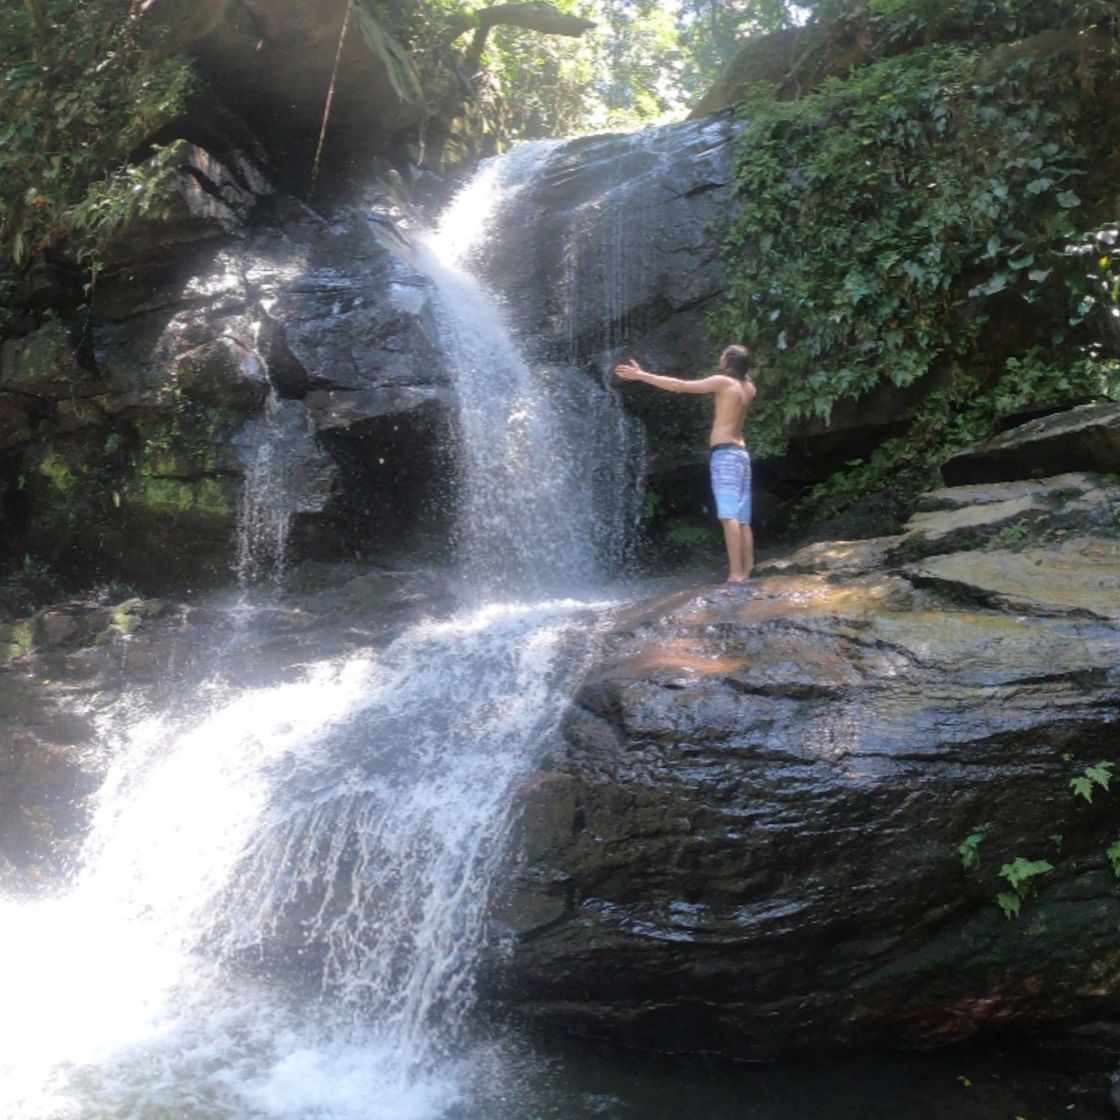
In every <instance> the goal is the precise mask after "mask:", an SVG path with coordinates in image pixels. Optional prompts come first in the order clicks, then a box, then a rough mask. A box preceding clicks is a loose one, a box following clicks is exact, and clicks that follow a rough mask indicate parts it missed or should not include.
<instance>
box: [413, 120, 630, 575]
mask: <svg viewBox="0 0 1120 1120" xmlns="http://www.w3.org/2000/svg"><path fill="white" fill-rule="evenodd" d="M554 147H555V145H554V144H551V143H548V142H540V143H536V144H526V145H523V146H522V147H520V148H517V149H515V150H514V151H513V152H511V153H510V154H509V155H508V156H506V157H504V158H503V159H501V160H494V161H491V162H490V163H489V164H487V165H486V166H484V168H483V170H482V171H481V172H480V173H479V174H478V175H477V176H476V177H475V179H474V181H473V182H472V183H471V184H470V185H469V186H468V187H467V188H466V189H465V190H464V191H463V192H462V193H461V194H460V195H459V196H458V198H457V199H456V200H455V201H454V203H453V204H452V206H451V207H450V208H449V210H448V211H447V213H446V214H445V215H444V217H443V219H442V221H441V223H440V226H439V229H438V230H437V231H436V233H435V234H434V235H432V236H431V237H429V238H427V239H425V241H424V242H423V243H422V245H421V247H420V252H419V253H418V254H417V264H418V265H419V267H420V268H421V269H423V270H424V271H425V272H427V274H428V275H429V276H430V277H431V279H432V281H433V282H434V284H435V285H436V291H437V301H438V307H439V312H440V317H441V320H442V327H443V331H442V333H443V337H444V340H445V344H446V346H447V350H448V359H449V363H450V366H451V369H452V371H453V374H454V376H455V378H456V388H457V392H458V396H459V416H458V422H459V442H460V446H461V450H462V454H461V457H460V466H459V472H458V474H459V478H458V482H459V490H460V498H459V507H460V509H459V518H458V522H457V526H458V531H457V544H458V551H459V553H460V559H461V562H462V564H463V566H464V567H465V569H466V570H467V571H469V572H470V573H471V579H472V582H473V584H474V586H475V587H476V589H480V590H482V591H483V592H484V593H490V594H493V593H495V592H498V591H501V592H506V593H508V592H510V591H530V592H540V591H542V590H553V591H555V590H557V589H559V588H566V589H574V590H580V591H582V590H586V589H588V588H594V587H596V586H601V584H602V582H603V580H604V578H605V577H606V576H607V574H608V573H610V572H611V571H612V570H617V566H618V563H619V560H620V559H621V555H622V551H623V548H624V542H625V539H626V535H627V530H628V528H629V527H630V526H631V525H632V524H633V523H634V521H635V520H636V516H637V513H638V510H639V509H640V505H641V490H640V485H639V480H640V479H641V477H642V476H643V474H644V470H643V467H644V464H643V462H642V459H643V445H642V441H641V437H640V434H639V433H638V430H637V429H636V427H635V426H634V425H633V424H632V423H631V422H630V421H628V419H627V418H626V416H625V414H624V413H623V412H622V410H621V409H620V408H618V407H617V404H616V403H615V401H614V399H613V397H612V396H611V394H609V393H607V392H605V391H604V390H603V388H602V387H601V386H600V385H598V384H597V383H595V382H594V381H593V380H591V379H590V378H589V377H587V376H586V375H585V374H581V373H580V372H579V371H578V370H575V369H571V368H564V367H559V366H556V365H552V364H547V363H541V362H534V361H532V360H530V357H529V356H527V355H526V353H525V352H524V350H523V349H521V348H520V347H519V346H518V345H517V344H516V343H515V342H514V341H513V339H512V338H511V337H510V335H509V334H508V332H507V330H506V326H505V322H504V309H503V307H502V304H501V301H500V300H499V299H498V297H497V296H496V295H494V294H493V293H491V292H488V291H487V290H486V288H485V286H484V285H482V284H481V283H480V282H479V281H478V280H477V279H476V278H475V277H473V276H471V275H470V274H469V271H468V270H469V266H470V263H471V259H472V254H473V251H474V250H475V249H476V248H477V247H478V246H479V245H480V243H481V241H482V240H483V238H484V235H485V234H486V233H487V232H488V231H489V230H490V229H491V228H492V227H493V226H494V225H495V224H496V222H497V221H498V219H499V215H500V213H501V211H502V209H504V208H505V207H507V206H509V205H510V203H511V202H512V201H513V200H514V199H515V197H516V194H517V192H518V189H519V188H520V187H522V186H524V185H525V184H527V183H528V182H530V181H531V179H532V177H533V175H534V174H536V172H537V171H538V169H539V168H540V167H541V166H542V165H543V164H544V163H545V162H546V161H547V159H548V158H549V156H550V155H551V154H552V152H553V150H554ZM499 202H500V203H501V206H499Z"/></svg>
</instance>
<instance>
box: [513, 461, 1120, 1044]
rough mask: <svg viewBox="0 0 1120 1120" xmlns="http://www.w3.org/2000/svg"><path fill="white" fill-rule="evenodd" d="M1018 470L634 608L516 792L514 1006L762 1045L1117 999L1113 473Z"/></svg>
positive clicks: (979, 1020) (1052, 1018)
mask: <svg viewBox="0 0 1120 1120" xmlns="http://www.w3.org/2000/svg"><path fill="white" fill-rule="evenodd" d="M1000 485H1001V486H1002V487H1003V488H1004V489H1003V490H1002V491H1000V492H997V493H981V492H980V491H985V490H991V489H993V488H982V487H979V486H974V487H970V488H968V492H967V493H965V494H962V495H955V494H954V492H953V490H952V489H947V490H944V491H941V492H939V493H938V495H937V496H936V497H934V498H931V499H930V500H929V502H928V506H927V510H926V511H925V512H924V513H923V514H919V515H917V516H916V518H915V521H914V522H913V523H911V526H910V527H909V528H908V529H907V530H906V532H904V533H903V534H901V535H900V536H898V537H894V538H890V539H886V540H881V541H864V542H820V543H818V544H815V545H813V546H811V547H810V548H808V549H805V550H803V551H802V552H801V553H799V554H796V555H794V556H791V557H788V558H783V559H782V560H781V561H777V562H775V563H773V564H771V565H769V566H764V567H762V568H761V569H760V574H759V577H758V578H757V579H755V580H754V581H752V582H751V584H750V585H748V586H744V587H731V586H724V587H718V588H712V589H702V590H699V591H689V592H683V593H681V594H679V595H677V596H675V597H673V598H670V599H667V600H661V601H658V602H654V603H650V604H646V605H644V606H639V607H635V608H630V609H629V610H627V611H625V612H623V614H622V615H621V616H620V617H619V618H618V620H617V622H616V624H615V626H614V628H613V629H612V630H611V631H610V633H608V634H607V635H606V638H605V641H604V645H603V648H602V652H601V654H600V656H599V658H598V661H597V663H596V664H595V665H594V666H593V667H592V668H591V669H590V671H589V672H588V673H587V676H586V678H585V680H584V683H583V685H582V687H581V688H580V690H579V692H578V694H577V696H576V698H575V703H574V705H573V707H572V710H571V712H570V714H569V716H568V719H567V722H566V727H565V730H564V734H563V742H562V743H561V744H560V745H559V746H558V747H557V748H556V750H555V751H554V752H553V757H552V758H551V760H550V764H549V765H547V766H546V767H544V768H542V769H541V770H540V771H539V772H538V773H537V774H536V775H535V776H534V777H533V779H532V780H531V781H530V782H528V783H527V784H526V787H525V788H524V790H523V795H522V807H523V813H522V825H521V828H522V836H523V847H524V857H523V864H522V867H521V869H520V873H519V874H518V875H517V876H516V878H515V879H514V881H513V883H512V885H511V888H510V890H509V892H508V897H507V904H506V907H505V910H504V912H503V915H502V917H503V920H504V921H505V922H506V923H507V925H508V927H509V928H510V930H511V932H512V934H513V936H514V948H513V950H512V956H511V959H510V961H509V962H508V965H507V968H506V971H505V973H504V976H503V977H502V980H501V984H502V985H503V986H502V988H501V992H502V994H503V996H504V997H505V998H507V999H509V1000H510V1001H511V1002H512V1003H513V1004H515V1005H516V1007H517V1008H518V1009H519V1010H520V1011H521V1012H522V1013H524V1014H525V1015H527V1016H528V1017H529V1018H530V1019H532V1020H534V1021H536V1022H539V1023H543V1024H547V1025H548V1026H550V1027H561V1028H564V1029H569V1030H573V1031H576V1032H578V1033H580V1034H585V1035H598V1036H602V1037H604V1038H610V1039H612V1040H614V1041H620V1042H622V1043H624V1044H627V1045H631V1046H637V1047H648V1048H656V1049H668V1050H689V1051H696V1050H716V1051H719V1052H722V1053H725V1054H731V1055H734V1056H737V1057H750V1058H757V1057H769V1056H774V1055H780V1054H790V1053H794V1052H797V1051H801V1050H828V1049H832V1048H834V1047H835V1046H837V1045H848V1044H870V1043H876V1044H882V1043H887V1044H899V1043H934V1042H945V1041H952V1040H956V1039H963V1038H966V1037H970V1036H974V1035H978V1034H982V1033H984V1032H990V1031H993V1030H995V1029H998V1028H1006V1027H1009V1026H1014V1027H1016V1028H1019V1029H1030V1028H1034V1029H1039V1030H1043V1029H1052V1030H1053V1029H1057V1028H1064V1027H1065V1026H1068V1025H1069V1024H1072V1023H1077V1022H1084V1021H1086V1020H1092V1019H1094V1018H1106V1017H1112V1016H1115V1015H1116V1014H1117V1012H1120V952H1118V950H1117V944H1116V937H1115V930H1116V926H1117V922H1118V921H1120V899H1118V897H1117V891H1116V874H1115V861H1114V860H1113V859H1112V852H1113V850H1111V849H1110V848H1109V846H1110V845H1111V844H1112V843H1113V842H1114V841H1115V840H1116V825H1115V805H1114V801H1113V797H1114V795H1113V794H1112V793H1110V792H1109V791H1107V790H1106V789H1105V786H1106V785H1107V782H1108V773H1107V771H1108V768H1109V767H1110V766H1111V765H1112V763H1113V762H1114V761H1115V760H1116V739H1115V736H1116V725H1117V722H1118V720H1120V668H1118V662H1117V657H1116V650H1117V649H1118V648H1120V645H1118V642H1120V611H1118V608H1117V603H1118V602H1120V594H1118V592H1120V539H1118V537H1120V533H1118V528H1120V526H1118V522H1117V512H1118V511H1120V484H1118V480H1117V479H1116V477H1115V476H1111V477H1109V476H1103V477H1102V476H1065V477H1060V478H1057V479H1054V480H1049V481H1047V480H1038V481H1033V482H1030V483H1022V484H1016V483H1004V484H1000ZM994 489H997V490H998V487H997V488H994ZM1012 489H1015V490H1016V492H1015V493H1012V492H1011V491H1012ZM1079 503H1080V507H1081V509H1082V511H1083V512H1084V513H1085V517H1084V519H1083V520H1081V521H1080V522H1078V521H1076V520H1075V519H1074V515H1073V513H1071V507H1072V506H1075V505H1078V504H1079ZM1008 504H1012V505H1016V506H1017V507H1018V508H1017V510H1016V511H1009V510H1008V509H1007V508H1004V509H1003V510H1002V511H1001V512H1000V513H999V514H998V515H997V514H996V512H995V510H996V507H1000V506H1003V507H1006V506H1007V505H1008ZM984 511H986V513H985V512H984ZM936 518H941V521H940V522H936V523H935V519H936ZM1102 763H1104V764H1105V765H1104V769H1103V770H1101V769H1095V768H1098V767H1099V766H1100V765H1101V764H1102ZM1089 772H1092V773H1095V774H1096V775H1097V776H1098V778H1099V779H1100V781H1097V780H1096V779H1094V778H1092V777H1086V775H1087V773H1089ZM1074 779H1080V782H1081V788H1082V789H1083V791H1086V792H1087V793H1088V794H1089V795H1090V798H1091V799H1090V798H1086V797H1085V796H1084V795H1083V796H1080V797H1079V796H1077V795H1076V790H1077V788H1078V787H1077V786H1071V782H1072V781H1073V780H1074ZM1017 860H1021V861H1023V862H1019V863H1017V862H1016V861H1017ZM1001 869H1003V870H1005V871H1006V874H1005V875H1004V876H1003V877H1001V876H1000V874H999V873H1000V871H1001ZM1024 874H1025V876H1026V877H1025V878H1022V877H1021V876H1022V875H1024ZM1016 911H1019V916H1018V918H1014V917H1008V916H1006V915H1007V914H1014V913H1015V912H1016ZM495 982H496V981H495Z"/></svg>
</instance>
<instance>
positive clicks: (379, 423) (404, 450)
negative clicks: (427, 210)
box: [0, 144, 450, 593]
mask: <svg viewBox="0 0 1120 1120" xmlns="http://www.w3.org/2000/svg"><path fill="white" fill-rule="evenodd" d="M180 147H181V155H182V158H183V164H182V167H181V171H180V175H179V177H178V180H177V181H176V185H175V186H174V187H173V189H172V191H171V195H170V198H169V204H168V206H167V207H166V208H165V211H164V214H163V216H162V217H160V218H155V217H153V218H149V219H145V220H144V221H143V222H140V223H138V224H136V225H134V226H130V227H129V228H128V229H127V230H126V231H124V233H122V235H121V236H120V237H118V238H117V239H116V241H115V242H114V244H113V245H112V246H111V247H110V250H109V252H108V253H107V255H106V267H105V271H104V272H103V273H102V275H101V277H100V278H99V283H98V288H97V293H96V299H95V304H94V323H93V326H92V331H91V335H90V337H91V343H92V344H91V347H90V351H91V354H90V355H89V356H87V357H83V359H82V360H81V361H79V359H78V356H77V351H76V350H75V347H74V345H73V343H72V341H71V339H70V338H69V337H68V335H67V333H66V331H65V330H63V329H62V328H61V327H60V326H58V325H57V324H51V325H49V326H48V327H45V328H43V329H42V330H41V331H39V332H37V333H36V334H34V335H32V336H29V337H28V338H26V339H21V340H15V341H12V342H9V343H5V345H4V349H3V362H2V365H0V374H2V375H0V454H2V453H4V452H5V451H7V452H8V454H7V455H6V456H5V458H3V459H2V460H0V519H2V521H3V529H4V532H3V544H4V549H5V551H7V552H9V554H10V555H11V556H19V555H22V554H23V553H25V552H34V554H35V555H37V556H39V557H41V558H42V559H43V560H44V561H45V562H47V563H49V564H50V565H51V566H52V567H53V568H55V569H56V570H57V571H58V572H59V573H60V574H62V575H63V576H65V577H68V578H73V579H80V580H81V581H82V582H83V583H87V584H88V583H89V582H91V581H92V580H94V579H98V578H100V579H103V580H107V579H110V578H124V579H125V580H127V581H128V582H130V583H132V584H134V585H136V586H138V587H142V588H145V589H146V590H148V591H150V592H153V593H165V592H168V591H171V590H174V589H176V588H178V587H182V586H183V585H190V586H200V585H201V586H205V585H209V584H214V583H218V582H223V581H225V580H228V579H229V578H230V575H231V567H232V564H233V562H234V558H235V555H236V547H235V542H236V538H237V534H238V516H239V515H238V510H239V509H240V508H243V498H244V495H245V492H246V490H247V488H253V487H256V488H257V489H258V490H259V489H260V486H261V485H265V486H267V485H268V480H264V481H263V483H262V480H261V479H260V478H259V477H257V476H258V475H259V473H260V472H259V471H258V470H257V467H258V466H259V463H258V459H259V456H256V455H255V453H251V452H247V451H246V448H247V447H248V445H249V444H250V443H252V441H253V439H254V438H255V436H254V434H253V433H254V432H255V431H256V430H257V429H258V428H259V427H260V426H261V424H262V423H263V421H264V418H265V413H266V411H267V409H266V405H268V407H269V408H272V407H273V406H272V404H270V403H269V402H275V401H277V400H279V401H280V402H282V403H283V404H284V405H285V406H286V407H288V408H289V409H290V410H295V411H298V412H299V413H300V414H301V419H299V421H298V423H297V424H296V426H297V427H300V428H301V430H303V429H305V430H306V433H307V438H306V439H305V440H304V441H303V443H302V444H301V445H300V447H301V448H302V452H301V454H299V455H296V456H294V458H295V459H296V460H298V461H295V462H292V463H290V464H289V466H288V469H289V472H291V471H296V472H302V473H303V474H304V475H305V476H306V477H308V478H314V479H317V480H325V481H324V482H323V484H322V485H319V484H317V485H316V487H315V495H316V496H315V500H314V501H311V500H309V499H308V498H307V493H309V492H310V491H308V490H307V488H306V487H305V488H304V489H303V491H301V497H300V500H299V501H298V502H296V503H295V504H293V505H292V506H291V508H290V509H287V510H281V509H279V508H277V510H276V514H277V517H278V518H285V517H288V518H290V519H291V528H292V532H293V540H294V541H295V542H296V545H297V547H298V548H299V549H301V550H303V551H304V552H306V553H311V554H315V555H320V556H330V555H332V554H333V555H335V556H338V555H342V554H347V555H353V554H354V553H358V554H366V555H378V554H380V555H382V556H387V555H393V554H395V553H396V552H397V551H399V550H400V549H401V548H405V547H408V546H409V544H410V542H413V543H414V542H415V541H416V540H425V541H427V540H428V538H430V537H431V535H432V534H433V533H437V534H438V533H442V535H443V536H444V537H445V536H446V526H444V527H443V528H442V529H441V528H440V527H439V525H438V524H435V518H434V516H428V515H427V514H426V512H425V511H428V510H435V509H437V508H438V507H439V505H440V504H441V499H442V494H443V489H444V486H443V479H444V477H445V474H446V471H445V470H444V469H443V467H442V465H441V464H440V463H439V462H438V461H437V451H436V449H437V447H438V446H439V445H440V443H441V442H442V441H443V440H444V437H445V435H446V433H447V431H448V428H449V418H448V410H449V407H450V390H449V381H448V375H447V371H446V368H445V366H444V363H443V360H442V358H441V356H440V353H439V351H438V348H437V346H436V341H435V340H436V337H437V334H436V328H435V323H434V318H433V313H432V308H431V297H430V292H429V288H428V284H427V282H426V281H425V280H424V279H422V278H421V277H420V276H419V275H418V274H417V273H416V272H414V271H413V270H412V268H411V266H410V265H409V263H408V261H407V245H406V243H405V241H404V240H403V238H402V237H400V236H399V235H393V236H390V234H389V233H388V232H387V230H386V228H383V226H379V225H377V224H376V223H374V222H372V221H370V220H367V217H366V216H365V215H363V214H360V213H358V212H357V211H353V210H343V211H340V212H339V213H338V214H337V215H336V216H335V217H334V218H332V219H331V220H327V219H324V218H322V217H321V216H319V215H317V214H315V213H314V212H312V211H311V210H309V209H308V208H307V207H306V206H303V205H302V204H300V203H298V202H296V201H295V200H294V199H291V198H287V197H285V196H282V195H278V194H276V193H275V192H274V191H273V188H272V187H271V185H270V184H269V183H267V182H266V181H265V180H264V178H263V177H262V176H261V174H260V172H259V171H258V170H257V169H256V168H255V167H254V165H253V164H252V163H251V162H250V161H249V160H248V159H246V158H245V157H244V156H243V155H241V154H240V153H238V152H237V151H236V150H234V149H228V150H227V151H226V152H225V154H224V156H223V158H222V159H221V160H218V159H215V158H214V157H213V156H212V155H211V154H209V153H208V152H206V151H204V150H203V149H201V148H199V147H198V146H196V145H189V144H184V145H181V146H180ZM200 192H201V193H200ZM83 353H84V351H83ZM90 359H91V361H92V372H91V371H90V370H87V369H86V366H85V364H83V363H87V364H88V363H89V361H90ZM289 442H290V441H289ZM292 450H293V449H292V448H291V447H290V446H288V447H287V451H286V452H285V453H286V454H288V455H289V457H290V458H291V457H293V456H292ZM276 458H277V459H278V456H276ZM247 472H249V473H253V472H256V473H255V474H254V476H253V479H252V480H251V481H250V482H247V481H246V479H247ZM289 489H290V488H289ZM281 490H283V488H282V487H281ZM282 497H283V493H278V494H273V495H272V496H271V498H268V499H264V500H265V501H266V503H267V502H269V501H271V502H272V503H273V504H274V505H275V502H276V501H278V500H280V499H281V498H282ZM258 498H260V495H259V493H258V494H257V495H256V497H254V499H253V500H254V501H256V500H257V499H258ZM278 523H279V522H278ZM152 541H158V542H159V544H160V552H161V555H162V561H161V563H160V564H159V565H155V566H153V565H152V563H151V542H152Z"/></svg>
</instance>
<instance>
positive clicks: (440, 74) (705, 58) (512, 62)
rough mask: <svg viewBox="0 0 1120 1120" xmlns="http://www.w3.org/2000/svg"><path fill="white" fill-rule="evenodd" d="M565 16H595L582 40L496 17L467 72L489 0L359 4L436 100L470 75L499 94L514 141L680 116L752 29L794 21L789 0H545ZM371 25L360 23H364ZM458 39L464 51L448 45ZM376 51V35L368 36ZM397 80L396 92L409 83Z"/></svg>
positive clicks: (483, 89)
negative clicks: (479, 66) (470, 42)
mask: <svg viewBox="0 0 1120 1120" xmlns="http://www.w3.org/2000/svg"><path fill="white" fill-rule="evenodd" d="M550 2H551V3H552V5H553V6H554V7H556V8H558V9H559V10H560V11H562V12H564V13H565V14H567V15H571V16H577V17H580V18H583V19H589V20H593V21H594V22H595V27H594V28H593V29H592V30H591V31H589V32H587V33H586V34H584V35H582V36H581V37H579V38H566V37H563V36H555V35H544V34H535V33H533V32H529V31H525V30H521V29H518V28H514V27H505V26H501V25H499V26H497V27H495V28H494V30H493V31H492V33H491V34H490V36H489V38H488V39H487V45H486V50H485V52H484V54H483V58H482V63H483V71H482V73H478V74H475V73H471V74H466V73H462V72H461V70H460V63H461V62H462V58H463V49H464V48H465V44H466V40H464V39H462V38H461V36H463V35H465V34H466V33H468V32H473V29H474V27H475V26H476V25H477V18H476V16H477V12H478V11H480V10H481V9H482V8H485V7H490V6H492V0H462V2H460V0H406V2H403V3H401V2H394V3H389V2H379V0H358V3H359V5H360V9H359V10H361V11H364V12H365V13H366V15H367V18H368V19H372V20H374V21H376V24H377V25H378V26H379V27H380V29H381V30H382V32H383V33H384V34H385V35H388V36H390V37H392V38H393V39H394V41H396V42H397V43H399V45H400V46H401V47H402V49H403V50H406V51H407V54H408V57H409V59H410V60H411V63H412V65H413V66H414V67H415V70H416V72H417V74H418V75H419V77H420V82H421V85H422V86H423V88H424V89H425V90H426V91H429V94H430V97H429V100H430V102H431V104H430V105H429V108H430V109H431V110H432V111H433V112H434V111H435V110H436V109H437V108H438V107H439V102H440V97H441V94H442V92H444V91H446V90H448V89H454V88H455V87H456V86H457V84H459V83H468V84H473V85H474V88H475V91H476V93H477V94H478V95H479V96H481V97H483V98H487V97H488V98H490V99H492V100H493V101H495V102H500V105H501V110H500V112H501V114H502V116H503V117H504V123H505V126H506V128H508V132H509V135H510V136H511V137H512V138H515V139H533V138H538V137H552V136H571V135H575V134H578V133H582V132H587V131H591V130H596V129H604V128H632V127H638V126H640V125H644V124H649V123H651V122H653V121H658V120H662V119H667V118H669V117H680V116H682V115H683V114H684V113H686V112H687V111H688V108H689V107H690V106H691V105H693V104H695V102H696V100H697V99H698V98H699V96H700V95H701V94H702V93H703V92H704V90H705V89H706V88H707V87H708V86H710V85H711V84H712V83H713V82H714V80H715V78H716V76H717V75H718V73H719V70H720V68H721V67H722V66H723V64H724V63H725V62H726V61H727V60H728V59H729V58H730V57H731V56H732V55H733V54H734V53H735V51H736V50H737V49H738V48H739V46H740V45H741V42H742V39H743V38H744V37H746V36H747V35H750V34H755V33H758V32H762V31H770V30H775V29H777V28H779V27H784V26H788V25H789V24H790V22H791V19H792V18H793V15H792V7H791V5H790V4H789V3H787V0H680V2H679V3H676V2H674V3H667V2H666V0H550ZM364 29H365V24H364V23H363V30H364ZM456 42H458V47H459V51H460V53H459V55H458V56H456V55H455V54H454V53H453V52H452V51H450V50H449V45H450V44H454V43H456ZM371 45H372V46H373V47H374V49H376V50H378V51H379V53H380V45H379V38H378V36H375V41H374V42H372V43H371ZM406 84H407V79H405V80H402V83H401V85H400V86H399V87H398V93H400V92H402V90H404V89H405V88H406Z"/></svg>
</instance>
